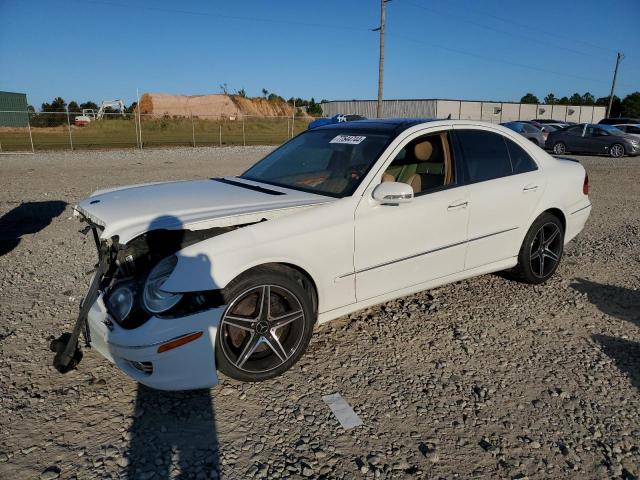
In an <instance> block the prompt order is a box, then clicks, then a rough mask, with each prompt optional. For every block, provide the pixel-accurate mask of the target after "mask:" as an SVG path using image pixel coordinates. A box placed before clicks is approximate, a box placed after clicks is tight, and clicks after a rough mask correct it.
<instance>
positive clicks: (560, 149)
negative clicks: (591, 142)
mask: <svg viewBox="0 0 640 480" xmlns="http://www.w3.org/2000/svg"><path fill="white" fill-rule="evenodd" d="M553 153H555V154H556V155H564V154H565V153H567V146H566V145H565V144H564V142H556V143H554V144H553Z"/></svg>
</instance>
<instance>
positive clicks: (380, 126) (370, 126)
mask: <svg viewBox="0 0 640 480" xmlns="http://www.w3.org/2000/svg"><path fill="white" fill-rule="evenodd" d="M435 120H436V119H434V118H374V119H365V120H353V121H351V122H340V123H333V124H330V125H323V126H321V127H317V128H314V130H344V129H349V130H352V129H353V130H377V131H380V132H388V133H395V134H398V133H400V132H402V131H403V130H406V129H407V128H411V127H413V126H415V125H419V124H421V123H427V122H433V121H435Z"/></svg>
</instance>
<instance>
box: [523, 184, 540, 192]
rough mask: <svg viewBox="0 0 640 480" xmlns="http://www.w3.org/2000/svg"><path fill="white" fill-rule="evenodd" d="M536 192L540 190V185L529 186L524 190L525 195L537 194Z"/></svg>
mask: <svg viewBox="0 0 640 480" xmlns="http://www.w3.org/2000/svg"><path fill="white" fill-rule="evenodd" d="M536 190H538V185H527V186H526V187H524V188H523V189H522V191H523V192H524V193H527V192H535V191H536Z"/></svg>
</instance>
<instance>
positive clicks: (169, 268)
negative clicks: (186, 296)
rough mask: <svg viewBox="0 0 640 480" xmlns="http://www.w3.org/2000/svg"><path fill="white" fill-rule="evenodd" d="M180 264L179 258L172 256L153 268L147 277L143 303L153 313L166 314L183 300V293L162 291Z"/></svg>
mask: <svg viewBox="0 0 640 480" xmlns="http://www.w3.org/2000/svg"><path fill="white" fill-rule="evenodd" d="M177 263H178V257H176V256H175V255H172V256H170V257H167V258H165V259H163V260H160V261H159V262H158V264H157V265H156V266H155V267H153V269H152V270H151V273H149V276H148V277H147V280H146V282H145V284H144V290H143V293H142V302H143V304H144V307H145V308H146V309H147V311H149V312H151V313H162V312H166V311H167V310H169V309H170V308H172V307H174V306H175V305H176V304H177V303H178V302H179V301H180V299H181V298H182V294H181V293H171V292H166V291H164V290H162V289H161V288H160V287H162V284H163V283H164V282H165V281H166V280H167V279H168V278H169V276H170V275H171V272H173V269H174V268H175V266H176V264H177Z"/></svg>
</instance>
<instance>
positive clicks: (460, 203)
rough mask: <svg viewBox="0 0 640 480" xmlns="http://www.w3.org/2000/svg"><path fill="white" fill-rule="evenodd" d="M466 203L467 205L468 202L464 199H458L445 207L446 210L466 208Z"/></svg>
mask: <svg viewBox="0 0 640 480" xmlns="http://www.w3.org/2000/svg"><path fill="white" fill-rule="evenodd" d="M467 205H469V202H467V201H466V200H459V201H457V202H454V203H452V204H451V205H449V206H448V207H447V210H448V211H451V210H459V209H461V208H467Z"/></svg>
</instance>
